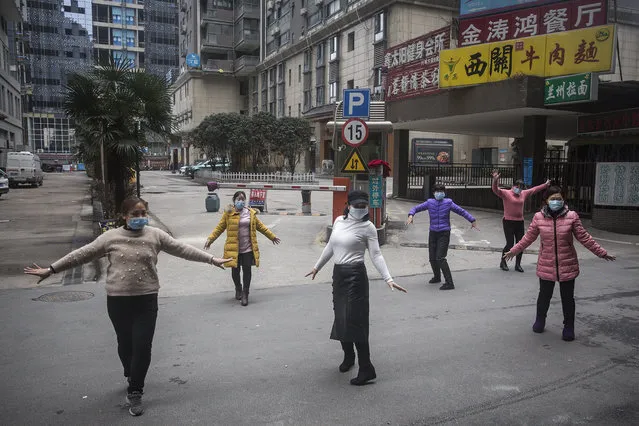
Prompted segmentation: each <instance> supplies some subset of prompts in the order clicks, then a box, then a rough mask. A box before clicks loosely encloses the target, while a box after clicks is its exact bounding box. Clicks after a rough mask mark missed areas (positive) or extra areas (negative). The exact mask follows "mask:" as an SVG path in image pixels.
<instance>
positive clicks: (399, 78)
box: [384, 26, 450, 101]
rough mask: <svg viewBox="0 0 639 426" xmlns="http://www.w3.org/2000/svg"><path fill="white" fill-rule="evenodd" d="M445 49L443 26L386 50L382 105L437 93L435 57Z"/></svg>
mask: <svg viewBox="0 0 639 426" xmlns="http://www.w3.org/2000/svg"><path fill="white" fill-rule="evenodd" d="M449 48H450V26H447V27H444V28H441V29H439V30H437V31H433V32H430V33H428V34H426V35H423V36H421V37H417V38H415V39H412V40H409V41H407V42H405V43H402V44H400V45H397V46H394V47H392V48H390V49H388V50H387V51H386V54H385V56H384V67H385V68H386V70H387V74H386V77H385V91H386V101H394V100H399V99H404V98H410V97H415V96H421V95H424V94H426V93H432V92H435V91H437V90H439V53H440V52H441V51H442V50H445V49H449Z"/></svg>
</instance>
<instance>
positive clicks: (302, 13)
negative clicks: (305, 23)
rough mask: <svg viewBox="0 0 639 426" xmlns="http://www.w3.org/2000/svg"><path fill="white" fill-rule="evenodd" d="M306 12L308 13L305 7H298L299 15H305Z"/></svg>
mask: <svg viewBox="0 0 639 426" xmlns="http://www.w3.org/2000/svg"><path fill="white" fill-rule="evenodd" d="M307 14H308V10H307V9H306V8H305V7H303V8H301V9H300V15H301V16H306V15H307Z"/></svg>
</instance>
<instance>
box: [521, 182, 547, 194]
mask: <svg viewBox="0 0 639 426" xmlns="http://www.w3.org/2000/svg"><path fill="white" fill-rule="evenodd" d="M549 186H550V179H548V180H547V181H546V182H545V183H543V184H541V185H537V186H533V187H532V188H530V189H524V190H523V191H521V193H522V195H523V196H524V197H529V196H531V195H533V194H536V193H538V192H541V191H544V190H546V189H547V188H548V187H549Z"/></svg>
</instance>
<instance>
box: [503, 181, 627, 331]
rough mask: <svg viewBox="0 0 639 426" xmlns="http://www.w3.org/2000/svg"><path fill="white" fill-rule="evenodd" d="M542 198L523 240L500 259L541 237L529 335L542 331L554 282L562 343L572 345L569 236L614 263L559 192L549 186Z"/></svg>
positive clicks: (574, 269) (573, 263) (573, 273)
mask: <svg viewBox="0 0 639 426" xmlns="http://www.w3.org/2000/svg"><path fill="white" fill-rule="evenodd" d="M545 198H546V205H545V206H544V207H543V208H542V209H541V211H539V212H537V213H536V214H535V217H534V218H533V221H532V223H531V224H530V227H529V228H528V232H526V235H524V238H522V239H521V241H520V242H519V243H518V244H517V245H515V246H514V247H513V248H512V249H510V251H509V252H508V253H506V254H505V255H504V259H506V260H510V259H512V258H513V257H515V256H516V255H517V254H518V253H521V252H523V251H524V250H525V249H526V248H527V247H528V246H530V245H531V244H532V243H533V242H534V241H535V240H536V239H537V237H538V236H541V245H540V248H539V259H538V261H537V276H538V277H539V297H538V298H537V318H536V320H535V323H534V324H533V331H534V332H535V333H542V332H543V331H544V328H545V326H546V314H547V313H548V308H549V306H550V299H551V298H552V292H553V289H554V288H555V281H558V282H559V291H560V293H561V306H562V308H563V311H564V330H563V333H562V338H563V340H565V341H572V340H575V298H574V294H575V278H577V276H578V275H579V261H578V260H577V251H576V250H575V246H574V243H573V235H574V236H575V238H577V240H578V241H579V242H580V243H581V244H583V245H584V247H586V248H587V249H588V250H590V251H591V252H592V253H594V254H595V255H596V256H598V257H600V258H602V259H606V260H615V257H614V256H610V255H609V254H608V253H607V252H606V250H604V249H603V248H602V247H601V246H600V245H599V244H597V242H596V241H595V240H594V239H593V238H592V237H591V236H590V234H589V233H588V231H586V230H585V229H584V227H583V225H582V224H581V220H580V219H579V215H578V214H577V213H576V212H574V211H572V210H570V209H568V206H566V205H565V204H564V199H563V196H562V195H561V188H559V187H557V186H551V187H550V188H548V191H546V196H545Z"/></svg>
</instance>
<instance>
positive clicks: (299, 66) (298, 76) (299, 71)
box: [297, 65, 302, 83]
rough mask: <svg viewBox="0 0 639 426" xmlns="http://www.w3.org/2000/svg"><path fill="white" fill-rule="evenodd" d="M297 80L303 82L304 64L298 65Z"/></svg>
mask: <svg viewBox="0 0 639 426" xmlns="http://www.w3.org/2000/svg"><path fill="white" fill-rule="evenodd" d="M297 82H298V83H301V82H302V66H301V65H298V66H297Z"/></svg>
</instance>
